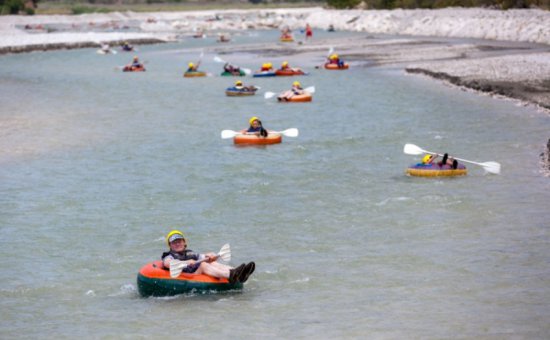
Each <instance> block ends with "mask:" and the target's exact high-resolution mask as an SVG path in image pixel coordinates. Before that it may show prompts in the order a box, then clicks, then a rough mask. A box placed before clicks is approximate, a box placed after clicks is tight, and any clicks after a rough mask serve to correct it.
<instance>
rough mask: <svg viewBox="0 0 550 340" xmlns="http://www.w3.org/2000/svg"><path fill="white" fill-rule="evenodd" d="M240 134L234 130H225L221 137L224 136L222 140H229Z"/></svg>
mask: <svg viewBox="0 0 550 340" xmlns="http://www.w3.org/2000/svg"><path fill="white" fill-rule="evenodd" d="M238 134H239V133H238V132H235V131H233V130H223V131H222V133H221V136H222V139H228V138H233V137H235V136H236V135H238Z"/></svg>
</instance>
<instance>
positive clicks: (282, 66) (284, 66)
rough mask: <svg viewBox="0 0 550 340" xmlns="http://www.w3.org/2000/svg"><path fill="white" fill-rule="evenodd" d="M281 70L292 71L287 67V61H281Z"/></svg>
mask: <svg viewBox="0 0 550 340" xmlns="http://www.w3.org/2000/svg"><path fill="white" fill-rule="evenodd" d="M281 70H292V68H291V67H290V66H288V61H283V63H282V64H281Z"/></svg>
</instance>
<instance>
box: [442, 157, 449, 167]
mask: <svg viewBox="0 0 550 340" xmlns="http://www.w3.org/2000/svg"><path fill="white" fill-rule="evenodd" d="M447 158H449V154H444V155H443V160H441V164H442V165H445V164H447Z"/></svg>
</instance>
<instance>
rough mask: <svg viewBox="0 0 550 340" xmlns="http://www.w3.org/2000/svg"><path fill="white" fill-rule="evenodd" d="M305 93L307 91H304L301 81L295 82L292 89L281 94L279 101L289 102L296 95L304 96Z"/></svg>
mask: <svg viewBox="0 0 550 340" xmlns="http://www.w3.org/2000/svg"><path fill="white" fill-rule="evenodd" d="M305 92H306V91H304V89H303V88H302V84H300V82H299V81H295V82H293V83H292V88H291V89H290V90H288V91H285V92H284V93H282V94H280V95H279V97H277V99H279V100H284V101H287V100H289V99H290V98H292V97H294V96H296V95H300V94H304V93H305Z"/></svg>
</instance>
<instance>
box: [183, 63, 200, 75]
mask: <svg viewBox="0 0 550 340" xmlns="http://www.w3.org/2000/svg"><path fill="white" fill-rule="evenodd" d="M200 64H201V62H200V61H199V62H198V63H197V65H195V64H193V63H189V65H187V66H188V67H187V71H186V72H198V69H199V65H200Z"/></svg>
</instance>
